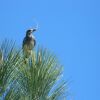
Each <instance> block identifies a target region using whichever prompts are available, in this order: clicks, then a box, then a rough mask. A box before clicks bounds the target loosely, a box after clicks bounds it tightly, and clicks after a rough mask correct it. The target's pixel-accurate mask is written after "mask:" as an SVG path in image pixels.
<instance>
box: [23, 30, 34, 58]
mask: <svg viewBox="0 0 100 100" xmlns="http://www.w3.org/2000/svg"><path fill="white" fill-rule="evenodd" d="M35 31H36V29H29V30H27V31H26V36H25V38H24V40H23V44H22V49H23V53H24V56H25V58H29V56H30V55H31V54H32V49H33V48H34V47H35V45H36V40H35V37H34V36H33V34H32V33H33V32H35Z"/></svg>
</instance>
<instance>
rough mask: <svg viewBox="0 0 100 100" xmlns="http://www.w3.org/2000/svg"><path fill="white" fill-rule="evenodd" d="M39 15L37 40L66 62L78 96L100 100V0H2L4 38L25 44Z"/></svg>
mask: <svg viewBox="0 0 100 100" xmlns="http://www.w3.org/2000/svg"><path fill="white" fill-rule="evenodd" d="M35 19H36V20H37V21H38V23H39V30H38V31H37V32H36V33H35V37H36V39H37V44H39V45H42V46H43V47H46V48H48V49H50V51H52V52H54V53H55V54H56V55H57V57H58V58H59V60H60V62H61V63H62V64H63V65H64V79H65V80H67V79H70V80H72V83H71V84H70V88H71V90H70V92H71V93H72V94H73V98H74V100H100V1H99V0H1V1H0V39H1V40H2V39H4V38H5V37H7V38H9V39H13V40H14V39H15V40H16V42H17V44H18V45H21V42H22V39H23V37H24V35H25V30H26V29H27V28H29V27H31V26H34V25H35V22H34V20H35Z"/></svg>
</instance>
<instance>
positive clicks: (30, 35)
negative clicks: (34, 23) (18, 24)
mask: <svg viewBox="0 0 100 100" xmlns="http://www.w3.org/2000/svg"><path fill="white" fill-rule="evenodd" d="M35 31H36V29H35V28H34V29H29V30H27V31H26V36H27V37H32V33H33V32H35Z"/></svg>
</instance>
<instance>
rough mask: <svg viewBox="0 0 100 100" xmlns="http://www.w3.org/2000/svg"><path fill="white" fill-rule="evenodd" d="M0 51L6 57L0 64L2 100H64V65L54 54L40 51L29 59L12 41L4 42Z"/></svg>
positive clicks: (0, 93)
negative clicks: (62, 77)
mask: <svg viewBox="0 0 100 100" xmlns="http://www.w3.org/2000/svg"><path fill="white" fill-rule="evenodd" d="M0 49H1V51H2V54H3V56H4V57H3V62H2V63H1V64H0V97H1V99H0V100H65V99H64V98H66V95H65V94H66V93H65V90H66V82H65V81H63V80H61V76H62V71H63V66H61V65H60V64H59V62H58V61H57V58H56V57H55V56H54V55H53V54H51V53H50V52H48V51H47V50H46V49H43V48H40V49H38V50H37V51H33V54H32V55H31V56H30V58H29V59H26V58H24V56H23V53H22V51H21V50H16V49H15V46H14V43H12V42H9V41H4V42H3V43H2V44H1V47H0ZM59 80H61V81H59Z"/></svg>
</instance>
